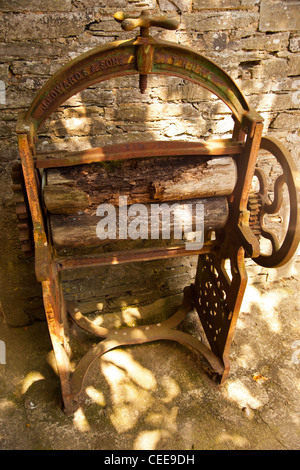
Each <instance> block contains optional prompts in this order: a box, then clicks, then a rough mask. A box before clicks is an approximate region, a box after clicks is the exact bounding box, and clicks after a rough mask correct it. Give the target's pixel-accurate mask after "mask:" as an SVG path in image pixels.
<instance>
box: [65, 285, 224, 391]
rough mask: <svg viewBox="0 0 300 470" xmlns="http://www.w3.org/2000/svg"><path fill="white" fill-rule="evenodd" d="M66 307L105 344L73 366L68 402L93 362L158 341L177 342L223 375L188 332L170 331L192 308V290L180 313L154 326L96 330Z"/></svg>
mask: <svg viewBox="0 0 300 470" xmlns="http://www.w3.org/2000/svg"><path fill="white" fill-rule="evenodd" d="M68 308H69V311H70V314H71V316H72V318H73V320H74V321H75V322H76V323H77V324H78V325H79V326H80V327H81V328H84V329H85V330H86V331H88V332H90V333H92V334H94V335H96V336H100V337H104V338H105V340H104V341H101V342H100V343H98V344H97V345H96V346H94V347H93V348H92V349H90V350H89V351H88V352H87V353H86V354H85V355H84V356H83V358H82V359H81V360H80V362H79V363H78V365H77V366H76V369H75V371H74V373H73V374H72V379H71V393H70V397H69V399H70V400H76V399H77V398H78V397H79V396H80V394H81V392H82V389H83V386H84V380H85V378H86V376H87V374H88V371H89V369H90V367H91V365H92V364H93V362H94V361H95V360H96V359H98V358H99V357H100V356H102V355H103V354H105V353H106V352H108V351H111V350H112V349H115V348H119V347H121V346H129V345H133V344H143V343H149V342H153V341H159V340H169V341H177V342H179V343H181V344H183V345H184V346H187V347H189V348H192V349H193V350H195V351H196V352H198V353H199V354H201V355H202V356H204V357H205V358H206V360H207V361H208V363H209V364H210V366H211V368H212V370H213V371H214V372H215V373H216V374H218V375H219V376H221V375H222V374H223V371H224V367H223V365H222V363H221V361H220V359H218V357H217V356H216V355H215V354H214V353H213V352H212V351H211V350H210V349H209V348H208V347H207V346H206V345H205V344H203V343H202V342H201V341H199V340H198V339H196V338H194V337H192V336H191V335H188V334H187V333H183V332H182V331H178V330H175V329H173V328H175V327H176V326H177V325H179V324H180V323H181V322H182V320H183V319H184V318H185V316H186V315H187V313H188V312H189V311H190V310H191V309H192V288H191V287H186V288H185V289H184V299H183V303H182V305H181V307H180V308H179V310H178V311H177V312H176V313H175V314H174V315H173V316H172V317H170V318H169V319H167V320H165V321H163V322H161V323H156V324H154V325H146V326H141V327H134V328H122V329H111V330H106V329H105V328H101V327H95V326H94V325H93V324H92V322H90V321H89V320H87V319H86V318H85V317H84V316H83V315H82V314H81V313H80V310H79V309H78V308H76V307H74V305H70V306H69V307H68Z"/></svg>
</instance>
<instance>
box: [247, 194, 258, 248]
mask: <svg viewBox="0 0 300 470" xmlns="http://www.w3.org/2000/svg"><path fill="white" fill-rule="evenodd" d="M261 207H262V203H261V196H260V194H259V193H256V192H254V191H253V192H250V194H249V199H248V205H247V208H248V211H250V218H249V226H250V228H251V229H252V231H253V233H254V235H255V236H256V237H257V238H258V240H259V239H260V237H261V225H260V214H261Z"/></svg>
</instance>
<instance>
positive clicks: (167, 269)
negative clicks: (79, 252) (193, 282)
mask: <svg viewBox="0 0 300 470" xmlns="http://www.w3.org/2000/svg"><path fill="white" fill-rule="evenodd" d="M0 8H1V11H0V116H1V124H0V178H1V180H0V188H1V189H0V199H1V226H0V228H1V231H0V242H1V262H0V270H1V277H0V289H1V292H0V300H1V303H2V310H3V313H4V317H5V320H6V322H7V323H8V324H11V325H22V324H25V323H27V322H28V318H29V319H30V320H32V319H35V318H43V310H42V302H41V290H40V286H39V285H38V284H37V283H36V281H35V276H34V269H33V260H32V259H24V257H23V256H22V254H21V252H20V249H19V244H18V233H17V229H16V218H15V215H14V203H13V199H12V192H11V188H10V187H11V181H10V173H11V167H12V164H13V163H14V162H15V161H16V160H17V159H18V151H17V140H16V134H15V126H16V119H17V114H18V112H19V111H22V110H24V109H26V108H27V106H28V105H29V104H30V103H31V101H32V99H33V98H34V96H35V93H36V92H37V91H38V90H39V89H40V87H41V86H42V85H43V84H44V83H45V82H46V80H47V79H48V78H49V77H50V76H51V75H52V74H53V73H54V72H56V71H57V70H58V69H59V68H60V67H61V66H62V65H63V64H64V63H66V62H67V61H69V60H70V59H72V58H74V57H76V56H77V55H79V54H80V53H83V52H85V51H87V50H89V49H90V48H92V47H95V46H96V45H99V44H103V43H105V42H107V41H113V40H115V39H125V38H129V37H132V36H133V33H124V32H123V31H122V30H121V28H120V25H119V24H118V23H116V22H115V21H114V19H113V14H114V13H115V11H117V10H120V9H122V10H124V11H125V12H126V13H130V14H135V15H136V14H139V12H141V11H142V10H143V9H146V8H150V9H156V10H159V9H160V10H161V11H162V12H167V13H174V12H178V13H180V15H181V24H180V28H179V30H178V31H176V32H174V31H172V32H169V31H160V30H154V31H153V33H152V34H153V35H154V36H156V35H159V36H160V37H161V38H164V39H167V40H171V41H175V42H178V43H181V44H183V43H184V44H186V45H188V46H191V47H193V48H195V49H196V50H197V51H199V52H200V53H203V54H204V55H206V56H207V57H209V58H210V59H213V60H214V61H215V62H217V63H218V64H219V65H220V66H222V67H223V68H224V69H225V70H226V71H227V72H228V73H229V74H230V75H231V77H232V78H233V79H235V80H236V82H237V84H238V85H239V86H240V88H241V89H242V91H243V92H244V94H245V96H246V98H247V100H248V102H249V104H250V106H251V107H254V108H255V109H256V110H257V111H258V112H259V113H261V115H262V116H263V117H264V119H265V128H264V133H267V132H268V133H269V134H271V135H274V136H276V137H278V138H279V139H280V140H281V141H282V142H284V143H285V144H286V146H287V147H288V148H289V150H290V151H291V154H292V156H293V157H294V159H295V161H296V162H297V164H298V166H299V151H298V149H299V142H300V120H299V116H300V2H299V0H282V1H280V0H210V1H207V0H156V1H155V0H145V1H142V0H128V1H127V0H111V1H107V0H64V1H58V0H27V2H24V1H23V0H1V2H0ZM232 127H233V125H232V119H231V114H230V111H229V110H228V109H227V108H226V106H225V105H224V104H223V103H221V102H220V101H219V100H218V99H217V98H216V97H214V96H212V95H211V94H210V93H209V92H207V91H206V90H204V89H199V87H197V86H195V85H193V84H191V83H186V82H184V81H183V80H178V79H177V78H167V77H150V78H149V87H148V90H147V93H146V94H145V95H141V94H140V93H139V91H138V87H137V78H136V77H135V76H134V77H126V78H119V79H115V80H113V81H111V82H107V83H104V84H101V85H99V86H94V87H91V88H90V89H88V90H86V91H84V92H82V93H79V94H78V95H76V96H75V97H73V98H71V99H70V100H69V101H68V102H67V103H66V106H64V107H62V108H59V109H58V111H57V112H56V113H55V115H53V116H52V117H51V119H50V121H49V122H48V123H47V126H44V127H43V129H42V132H41V136H40V139H39V149H65V148H74V149H83V148H88V147H92V146H94V145H103V144H108V143H112V142H114V143H115V142H122V141H124V140H125V139H127V140H141V138H143V139H164V140H166V139H180V140H182V139H185V140H196V139H199V138H208V137H216V138H218V137H227V136H229V135H230V132H231V130H232ZM141 133H142V135H141ZM248 264H249V268H250V273H252V274H250V275H251V276H253V280H254V281H255V282H259V281H260V280H261V279H262V278H263V279H266V277H267V276H268V275H269V273H268V272H267V271H266V270H262V269H260V268H255V267H254V266H253V264H251V263H248ZM251 269H252V271H251ZM289 269H290V270H289V274H291V272H292V270H291V269H292V268H289ZM194 270H195V260H194V259H186V258H185V259H179V260H173V261H168V262H165V263H163V262H158V263H153V262H152V263H148V264H147V268H145V267H143V266H141V265H139V264H138V265H135V267H134V269H133V270H132V269H130V270H128V269H127V268H125V267H124V268H122V269H121V270H120V272H119V273H116V272H115V267H114V269H109V268H105V269H103V270H100V271H99V272H98V273H97V274H96V273H93V276H92V277H90V279H89V281H88V284H87V294H86V295H87V297H84V295H83V294H82V292H83V290H84V289H83V286H84V283H83V282H82V281H81V280H80V279H78V276H77V277H76V278H74V279H72V278H71V279H70V278H69V279H68V283H67V284H66V293H67V295H69V296H70V297H72V295H75V294H76V295H77V294H78V293H79V294H80V295H83V297H82V298H83V299H85V298H89V295H92V297H93V296H95V291H97V290H101V291H102V293H103V295H102V298H101V301H102V306H104V307H103V308H104V310H105V309H107V311H113V310H114V309H115V308H124V307H126V306H130V305H136V304H138V303H139V302H146V301H147V300H149V298H150V297H151V295H150V294H151V293H152V294H153V293H154V297H153V298H154V299H158V298H161V297H162V298H166V299H167V298H170V296H174V295H175V296H176V295H177V294H179V293H180V291H181V289H182V287H183V286H184V285H186V284H188V283H189V279H190V277H191V275H193V273H194ZM276 272H277V271H276ZM85 274H86V273H85ZM262 275H263V276H262ZM273 275H274V274H273ZM279 275H281V274H280V273H279ZM136 279H138V280H139V282H138V283H137V284H136V282H135V281H136ZM121 297H122V299H123V300H122V302H120V298H121Z"/></svg>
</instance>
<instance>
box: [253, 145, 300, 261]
mask: <svg viewBox="0 0 300 470" xmlns="http://www.w3.org/2000/svg"><path fill="white" fill-rule="evenodd" d="M260 148H261V149H264V150H267V151H268V152H270V153H271V154H272V155H273V156H274V157H275V158H276V160H277V162H278V163H279V164H280V166H281V169H282V174H281V175H279V176H278V177H277V178H276V181H275V183H274V200H273V202H271V201H270V199H269V196H268V184H267V178H266V176H265V175H264V172H263V171H262V170H261V169H260V168H257V169H256V175H257V177H258V180H259V183H260V189H259V197H260V200H261V207H260V211H259V225H260V234H261V236H262V237H264V238H267V239H269V240H270V241H271V243H272V252H271V254H269V255H267V254H262V253H260V255H259V256H258V257H256V258H254V261H255V262H256V263H257V264H259V265H260V266H264V267H267V268H274V267H279V266H282V265H284V264H286V263H287V262H288V261H289V260H290V259H291V258H292V257H293V256H294V254H295V252H296V250H297V248H298V245H299V241H300V175H299V173H298V170H297V167H296V164H295V163H294V161H293V159H292V157H291V155H290V153H289V152H288V150H287V149H286V148H285V146H284V145H282V144H281V142H279V141H278V140H277V139H275V138H271V137H263V138H262V140H261V145H260ZM284 185H286V187H287V191H288V195H289V214H288V227H287V231H286V234H285V237H284V240H283V241H282V243H281V244H280V243H279V241H278V238H277V237H276V235H275V233H273V232H271V231H269V230H267V228H266V226H265V224H264V216H265V215H266V214H276V213H278V211H279V209H280V208H281V206H282V202H283V186H284Z"/></svg>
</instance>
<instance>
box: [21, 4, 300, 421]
mask: <svg viewBox="0 0 300 470" xmlns="http://www.w3.org/2000/svg"><path fill="white" fill-rule="evenodd" d="M117 16H118V17H117V20H119V21H120V22H121V24H122V26H123V27H124V29H126V28H127V29H130V30H131V29H133V28H135V27H139V28H141V31H140V36H137V37H136V38H134V39H131V40H128V41H115V42H113V43H108V44H106V45H102V46H99V47H97V48H95V49H93V50H92V51H89V52H87V53H85V54H83V55H81V56H79V57H78V58H76V59H74V60H72V61H71V62H69V63H68V64H66V65H65V66H64V67H62V68H61V69H60V70H59V71H58V72H57V73H56V74H55V75H54V76H53V77H52V78H51V79H50V80H49V81H48V82H47V83H46V84H45V86H44V87H43V88H42V89H41V91H40V92H39V93H38V94H37V95H36V98H35V99H34V101H33V102H32V104H31V106H30V107H29V109H28V110H27V111H26V112H25V113H21V114H20V115H19V118H18V125H17V133H18V141H19V151H20V157H21V163H22V173H23V178H24V183H25V187H26V194H27V197H28V206H29V209H30V215H31V220H32V228H33V237H34V248H35V267H36V275H37V279H38V280H39V281H41V282H42V287H43V297H44V306H45V312H46V318H47V322H48V328H49V333H50V337H51V341H52V345H53V350H54V353H55V358H56V362H57V367H58V373H59V377H60V381H61V388H62V396H63V400H64V406H65V411H66V412H72V410H73V409H74V400H75V399H76V400H78V399H79V396H80V393H81V390H82V387H83V384H84V378H85V377H86V375H87V374H88V371H89V368H90V366H91V364H92V363H93V362H94V361H95V359H97V358H98V357H100V356H101V355H103V354H104V353H105V352H107V351H109V350H111V349H113V348H116V347H119V346H127V345H130V344H138V343H145V342H149V341H157V340H159V339H165V340H171V341H177V342H179V343H182V344H184V345H185V346H187V347H190V348H192V349H194V350H195V351H196V352H198V353H200V354H201V355H203V356H204V357H205V358H206V359H207V360H208V362H209V363H210V365H211V367H212V369H213V370H214V371H215V372H216V373H217V375H218V377H219V381H220V383H224V381H225V380H226V377H227V376H228V372H229V350H230V346H231V343H232V339H233V334H234V329H235V325H236V321H237V317H238V313H239V310H240V307H241V302H242V299H243V294H244V290H245V287H246V282H247V273H246V270H245V264H244V256H245V252H246V253H247V254H248V255H249V256H251V257H253V259H255V261H256V262H257V263H258V264H261V265H262V266H267V267H273V266H280V265H282V264H284V263H285V262H287V261H288V260H289V259H290V258H291V256H292V255H293V254H294V252H295V250H296V248H297V246H298V243H299V238H300V235H299V230H300V228H299V176H298V173H297V171H296V168H295V164H294V163H293V161H292V159H291V157H290V155H289V153H288V152H287V150H286V149H285V148H284V147H283V146H282V145H281V144H280V143H279V142H277V141H275V140H274V139H270V138H265V137H263V138H262V128H263V122H262V121H263V120H262V118H261V116H260V115H259V114H258V113H256V112H255V111H254V110H251V109H250V108H249V106H248V104H247V102H246V100H245V98H244V96H243V94H242V92H241V91H240V90H239V88H238V87H237V85H236V84H235V82H234V81H233V80H232V79H231V78H230V77H229V76H228V75H227V73H226V72H225V71H224V70H222V69H221V68H220V67H218V66H217V65H216V64H215V63H214V62H212V61H210V60H209V59H207V58H205V57H203V56H202V55H200V54H198V53H197V52H196V51H194V50H192V49H189V48H186V47H183V46H180V45H177V44H173V43H169V42H166V41H161V40H154V39H153V38H152V37H151V36H149V28H150V27H152V26H159V27H171V28H173V27H176V25H177V23H176V21H175V22H174V20H173V19H172V20H170V19H168V18H165V17H164V18H161V17H159V18H153V17H151V16H150V15H149V14H148V13H145V12H144V13H142V15H141V16H140V17H139V18H125V17H124V15H123V14H121V13H119V14H118V15H117ZM149 73H152V74H166V75H172V76H177V77H180V78H183V79H186V80H188V81H191V82H193V83H195V84H197V85H200V86H203V87H205V88H207V89H208V90H209V91H211V92H212V93H214V94H215V95H216V96H218V97H219V98H220V99H221V100H223V102H224V103H225V104H226V105H227V106H228V107H229V108H230V109H231V111H232V113H233V119H234V122H235V125H234V130H233V136H232V139H229V140H227V141H219V143H214V144H209V143H204V144H199V143H188V144H186V143H184V142H180V143H179V142H176V143H169V142H167V143H164V142H163V143H162V142H153V143H146V142H140V143H134V144H124V145H119V146H116V145H115V146H114V145H112V146H110V148H108V147H105V148H104V147H99V148H97V149H92V150H87V151H80V152H72V153H71V154H70V155H69V156H66V155H65V152H63V153H59V152H58V153H55V154H53V155H49V154H36V150H35V143H36V139H37V132H38V129H39V127H40V126H41V124H42V123H43V122H44V121H45V120H46V119H47V118H48V117H49V116H50V115H51V113H53V112H54V111H55V110H56V109H57V108H58V107H59V106H60V105H61V104H62V103H64V102H65V101H66V100H67V99H68V98H70V97H71V96H73V95H74V94H75V93H78V92H79V91H81V90H83V89H85V88H87V87H88V86H90V85H93V84H95V83H99V82H101V81H104V80H109V79H111V78H115V77H119V76H125V75H131V74H139V75H140V77H141V79H140V87H141V91H142V92H144V91H145V87H146V77H147V75H148V74H149ZM260 148H263V149H265V150H268V151H269V152H271V153H272V154H273V155H274V156H275V157H276V158H277V160H278V162H279V164H280V165H281V167H282V169H283V176H280V177H279V178H278V179H277V181H276V183H275V200H274V202H273V204H270V203H269V201H268V200H267V193H266V189H265V188H266V185H265V180H264V176H263V174H262V172H261V171H260V170H255V166H256V162H257V154H258V151H259V149H260ZM194 153H202V154H206V155H210V154H214V155H227V154H231V155H234V156H235V161H236V164H237V174H238V181H237V184H236V187H235V189H234V192H233V194H232V195H230V197H229V198H228V203H229V219H228V222H227V225H226V227H225V229H223V230H222V231H219V232H218V233H216V239H215V240H211V239H208V240H207V241H206V243H205V244H204V246H203V248H202V249H201V250H195V251H192V250H190V251H189V252H188V253H187V251H186V249H185V247H182V246H180V247H172V248H169V249H155V250H148V251H147V250H140V251H132V252H128V253H124V252H121V253H110V254H104V255H99V256H85V257H84V256H82V257H70V258H67V257H66V258H56V257H55V250H54V248H53V246H52V243H51V238H50V237H49V235H48V232H47V226H45V213H44V211H43V206H42V205H41V202H40V193H39V187H38V183H37V180H36V173H35V172H36V168H50V167H57V166H69V165H78V164H81V163H89V162H95V161H105V160H115V159H124V158H139V157H146V156H147V157H148V156H164V155H178V154H179V155H180V154H183V155H189V154H194ZM255 171H256V174H257V175H258V177H259V180H260V193H259V198H258V197H257V196H255V197H254V199H253V197H252V196H251V195H250V197H249V194H250V187H251V183H252V180H253V177H254V174H255ZM284 183H285V184H286V185H287V187H288V192H289V197H290V203H291V209H290V221H289V226H288V230H287V234H286V237H285V239H284V241H283V243H282V245H281V246H279V245H278V243H277V242H276V240H275V237H274V236H273V235H272V234H270V233H269V232H267V230H266V229H265V227H264V225H263V216H264V214H268V213H270V212H271V213H273V212H274V211H276V210H278V208H279V206H280V202H281V192H282V186H283V184H284ZM15 189H16V191H17V192H18V191H20V187H17V188H15ZM21 202H23V201H21ZM257 231H259V232H260V233H259V235H261V236H265V237H266V238H269V239H270V240H271V241H272V243H273V252H272V254H271V255H270V256H263V255H262V254H261V253H260V245H259V240H260V237H259V236H257V235H258V233H257ZM187 254H189V255H193V254H198V255H199V263H198V269H197V275H196V280H195V284H194V285H193V286H192V287H189V288H187V289H186V290H185V297H184V302H183V305H182V307H181V308H180V309H179V311H178V312H177V313H176V314H175V315H174V316H173V317H171V318H170V319H169V320H167V321H166V322H162V323H161V324H156V325H149V326H144V327H140V328H131V329H122V330H119V331H118V330H107V329H103V328H100V327H96V326H95V325H93V324H91V323H90V322H89V321H88V320H87V319H86V318H85V317H84V316H83V315H82V314H81V313H80V311H79V310H77V311H76V310H75V309H76V308H77V307H76V306H74V305H73V306H70V307H69V313H70V315H71V317H72V319H73V321H75V322H76V323H77V324H78V325H79V326H80V327H81V328H83V329H85V330H86V331H88V332H90V333H92V334H93V335H96V337H97V336H98V337H100V338H103V341H102V342H100V343H99V344H98V345H96V346H95V347H93V348H92V349H91V351H90V352H88V353H87V354H86V355H85V356H84V357H83V358H82V360H81V361H80V362H79V363H78V365H77V366H76V369H75V372H74V374H72V373H71V366H70V364H71V362H70V357H71V351H70V346H69V330H68V312H67V309H66V306H65V302H64V298H63V293H62V285H61V279H60V274H61V273H60V271H62V270H64V269H73V268H78V267H87V266H95V265H102V264H119V263H129V262H135V261H145V260H150V259H161V258H168V257H174V256H186V255H187ZM226 262H229V264H230V270H229V272H228V271H226V269H225V263H226ZM192 307H195V308H196V310H197V312H198V315H199V318H200V320H201V322H202V326H203V328H204V331H205V333H206V336H207V339H208V342H209V344H210V348H208V347H206V346H205V345H204V344H202V343H201V342H199V341H198V340H196V339H195V338H193V337H192V336H190V335H187V334H186V333H182V332H181V331H178V330H176V329H175V328H176V326H177V325H178V324H179V323H180V322H181V321H182V319H183V318H184V316H185V315H186V314H187V313H188V311H189V310H190V309H191V308H192Z"/></svg>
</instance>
